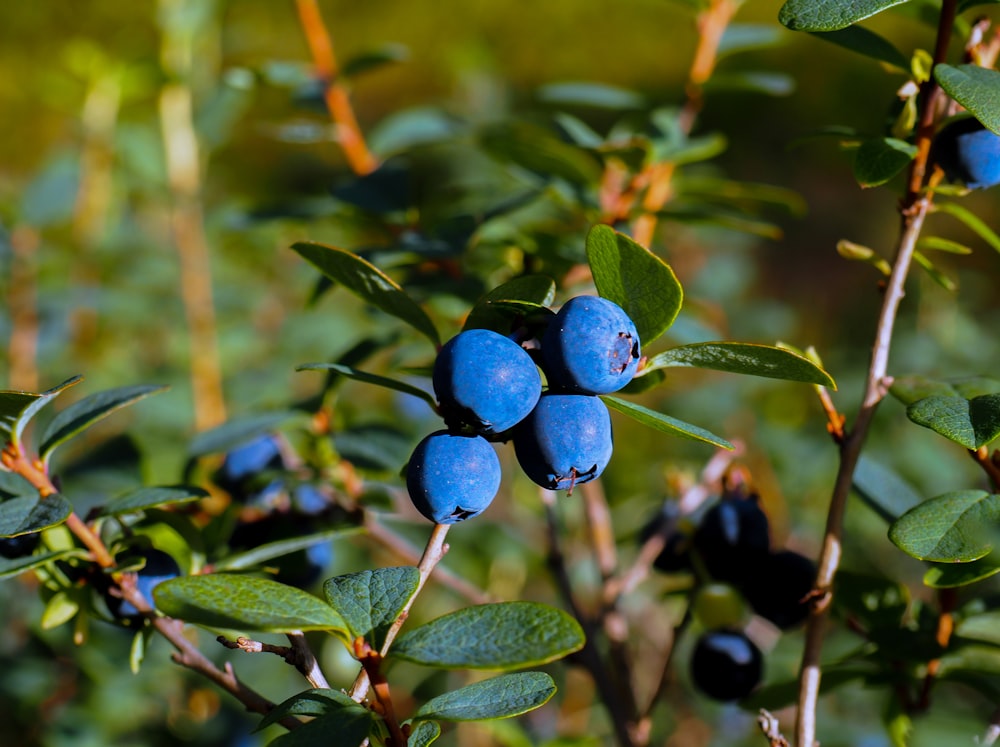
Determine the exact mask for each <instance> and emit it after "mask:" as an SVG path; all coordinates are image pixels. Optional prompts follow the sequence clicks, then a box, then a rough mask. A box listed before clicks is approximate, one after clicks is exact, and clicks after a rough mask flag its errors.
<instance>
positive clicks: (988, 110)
mask: <svg viewBox="0 0 1000 747" xmlns="http://www.w3.org/2000/svg"><path fill="white" fill-rule="evenodd" d="M934 79H935V80H937V82H938V85H940V86H941V88H943V89H944V90H945V92H946V93H947V94H948V95H949V96H951V97H952V98H953V99H955V101H957V102H958V103H959V104H961V105H962V106H964V107H965V108H966V109H968V110H969V111H970V112H972V114H973V115H974V116H975V118H976V119H978V120H979V121H980V122H982V123H983V124H984V125H985V126H986V127H987V129H990V130H992V131H993V132H994V133H996V134H997V135H1000V72H998V71H996V70H991V69H989V68H985V67H980V66H979V65H958V66H952V65H945V64H943V63H942V64H940V65H935V66H934Z"/></svg>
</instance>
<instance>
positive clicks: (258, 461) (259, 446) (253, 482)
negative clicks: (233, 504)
mask: <svg viewBox="0 0 1000 747" xmlns="http://www.w3.org/2000/svg"><path fill="white" fill-rule="evenodd" d="M284 468H285V461H284V458H283V456H282V454H281V447H280V445H279V443H278V439H277V438H276V437H275V436H273V435H271V434H265V435H263V436H258V437H257V438H255V439H253V440H251V441H248V442H246V443H244V444H242V445H240V446H237V447H236V448H234V449H233V450H232V451H230V452H229V453H227V454H226V457H225V459H224V460H223V462H222V466H221V467H219V470H218V472H216V474H215V482H216V483H217V484H218V485H219V487H221V488H222V489H223V490H225V491H226V492H227V493H229V494H230V496H232V498H233V500H234V501H238V502H240V503H248V502H252V501H255V500H256V501H258V502H259V501H260V500H264V501H265V502H266V501H267V500H272V498H271V496H272V495H273V493H274V490H275V485H274V480H270V479H267V477H266V475H265V473H267V472H275V471H278V470H283V469H284ZM279 487H280V486H279Z"/></svg>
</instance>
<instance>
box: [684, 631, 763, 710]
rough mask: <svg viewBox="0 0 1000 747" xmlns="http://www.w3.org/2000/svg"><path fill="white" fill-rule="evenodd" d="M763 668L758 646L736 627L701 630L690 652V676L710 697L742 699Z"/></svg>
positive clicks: (722, 699)
mask: <svg viewBox="0 0 1000 747" xmlns="http://www.w3.org/2000/svg"><path fill="white" fill-rule="evenodd" d="M763 670H764V663H763V656H762V655H761V653H760V649H759V648H757V646H756V645H755V644H754V642H753V641H751V640H750V639H749V638H747V637H746V635H745V634H743V633H741V632H740V631H737V630H712V631H709V632H707V633H702V635H701V637H699V638H698V642H697V643H696V644H695V647H694V651H693V652H692V654H691V679H692V681H693V682H694V684H695V686H696V687H697V688H698V689H699V690H701V692H703V693H704V694H705V695H707V696H708V697H710V698H712V699H713V700H721V701H730V700H739V699H740V698H745V697H746V696H747V695H749V694H750V692H751V691H752V690H753V689H754V688H755V687H756V686H757V685H758V684H759V683H760V680H761V676H762V674H763Z"/></svg>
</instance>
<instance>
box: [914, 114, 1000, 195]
mask: <svg viewBox="0 0 1000 747" xmlns="http://www.w3.org/2000/svg"><path fill="white" fill-rule="evenodd" d="M931 158H932V160H933V161H934V162H935V163H937V164H938V165H939V166H940V167H941V168H942V169H943V170H944V173H945V176H946V177H947V178H948V180H949V181H953V182H961V183H962V184H964V185H965V186H967V187H968V188H969V189H985V188H986V187H992V186H994V185H996V184H1000V136H998V135H996V134H995V133H994V132H992V131H991V130H988V129H986V128H985V127H984V126H983V124H982V123H981V122H980V121H979V120H978V119H976V118H975V117H966V118H964V119H958V120H955V121H953V122H949V123H948V124H947V125H945V126H944V127H943V128H942V129H941V131H940V132H939V133H938V134H937V137H935V138H934V145H933V149H932V152H931Z"/></svg>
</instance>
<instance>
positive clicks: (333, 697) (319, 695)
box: [254, 688, 373, 739]
mask: <svg viewBox="0 0 1000 747" xmlns="http://www.w3.org/2000/svg"><path fill="white" fill-rule="evenodd" d="M353 710H358V711H361V712H364V714H365V715H366V716H367V717H368V719H369V720H371V718H372V715H373V714H372V712H371V711H369V710H368V709H367V708H365V707H364V706H363V705H361V704H360V703H355V702H354V701H353V700H352V699H351V696H350V695H347V694H346V693H343V692H341V691H340V690H333V689H328V688H316V689H314V690H305V691H303V692H300V693H296V694H295V695H293V696H292V697H290V698H288V699H287V700H284V701H282V702H281V703H279V704H278V705H276V706H275V707H274V708H272V709H271V710H270V711H269V712H268V713H267V714H266V715H265V716H264V718H262V719H261V720H260V723H259V724H257V728H255V729H254V731H263V730H264V729H266V728H267V727H269V726H271V725H272V724H276V723H278V722H279V721H281V719H283V718H285V717H286V716H312V717H314V718H315V717H319V716H326V715H329V714H331V713H338V712H341V711H353ZM366 736H368V734H367V733H365V735H364V737H366ZM364 737H362V739H363V738H364Z"/></svg>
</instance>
